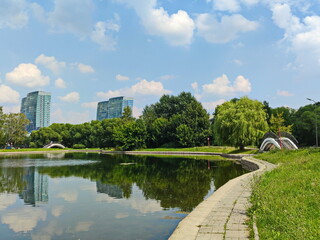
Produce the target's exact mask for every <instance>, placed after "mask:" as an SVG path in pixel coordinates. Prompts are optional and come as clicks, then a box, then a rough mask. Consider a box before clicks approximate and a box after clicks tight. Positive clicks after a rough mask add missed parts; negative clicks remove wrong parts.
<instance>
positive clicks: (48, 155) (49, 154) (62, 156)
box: [45, 153, 66, 158]
mask: <svg viewBox="0 0 320 240" xmlns="http://www.w3.org/2000/svg"><path fill="white" fill-rule="evenodd" d="M45 156H46V158H64V157H65V156H66V154H65V153H46V154H45Z"/></svg>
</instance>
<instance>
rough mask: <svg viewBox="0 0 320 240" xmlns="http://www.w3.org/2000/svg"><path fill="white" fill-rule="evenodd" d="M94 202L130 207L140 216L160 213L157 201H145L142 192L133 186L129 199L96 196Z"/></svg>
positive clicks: (160, 208) (105, 195) (104, 195)
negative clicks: (140, 214)
mask: <svg viewBox="0 0 320 240" xmlns="http://www.w3.org/2000/svg"><path fill="white" fill-rule="evenodd" d="M96 201H97V202H107V203H118V204H121V205H124V206H130V207H131V208H133V209H135V210H137V211H139V212H140V213H142V214H145V213H154V212H160V211H162V207H161V206H160V203H159V202H158V201H157V200H152V199H148V200H146V199H145V198H144V196H143V192H142V191H141V190H140V189H139V188H138V187H137V186H136V185H133V187H132V195H131V197H130V198H129V199H115V198H112V197H109V196H108V195H107V194H98V195H97V197H96Z"/></svg>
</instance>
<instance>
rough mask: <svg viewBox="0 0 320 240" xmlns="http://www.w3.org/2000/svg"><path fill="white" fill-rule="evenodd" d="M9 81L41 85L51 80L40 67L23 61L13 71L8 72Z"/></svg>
mask: <svg viewBox="0 0 320 240" xmlns="http://www.w3.org/2000/svg"><path fill="white" fill-rule="evenodd" d="M6 79H7V81H8V82H11V83H14V84H17V85H20V86H24V87H29V88H33V87H41V86H46V85H48V84H49V82H50V78H49V77H48V76H43V75H42V73H41V71H40V70H39V69H38V67H37V66H36V65H34V64H31V63H21V64H20V65H19V66H18V67H16V68H15V69H13V71H12V72H9V73H7V74H6Z"/></svg>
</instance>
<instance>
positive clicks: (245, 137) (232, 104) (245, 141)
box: [214, 97, 268, 149]
mask: <svg viewBox="0 0 320 240" xmlns="http://www.w3.org/2000/svg"><path fill="white" fill-rule="evenodd" d="M267 130H268V123H267V121H266V112H265V111H264V108H263V104H262V103H261V102H259V101H257V100H251V99H249V98H248V97H242V98H240V99H239V100H238V101H229V102H225V103H223V104H222V105H220V106H218V107H217V111H216V115H215V121H214V133H215V137H216V141H217V142H218V143H219V144H228V145H232V146H235V147H239V148H240V149H244V147H245V146H247V145H251V144H257V142H258V141H259V140H260V138H261V137H262V136H263V135H264V134H265V132H266V131H267Z"/></svg>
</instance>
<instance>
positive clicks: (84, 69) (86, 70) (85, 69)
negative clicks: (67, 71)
mask: <svg viewBox="0 0 320 240" xmlns="http://www.w3.org/2000/svg"><path fill="white" fill-rule="evenodd" d="M78 69H79V71H80V72H81V73H94V69H93V67H91V66H90V65H86V64H83V63H78Z"/></svg>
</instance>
